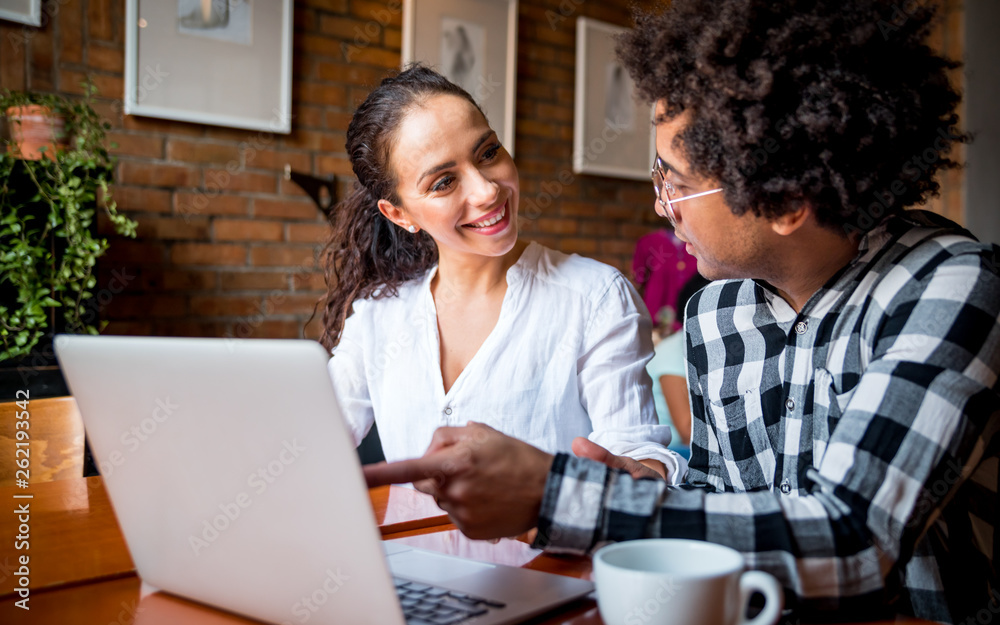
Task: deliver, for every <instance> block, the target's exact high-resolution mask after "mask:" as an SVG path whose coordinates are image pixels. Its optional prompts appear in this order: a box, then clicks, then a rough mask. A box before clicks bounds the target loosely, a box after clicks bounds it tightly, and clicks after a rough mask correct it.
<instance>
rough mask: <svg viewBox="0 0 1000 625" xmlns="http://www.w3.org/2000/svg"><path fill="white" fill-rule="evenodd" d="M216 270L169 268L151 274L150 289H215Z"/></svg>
mask: <svg viewBox="0 0 1000 625" xmlns="http://www.w3.org/2000/svg"><path fill="white" fill-rule="evenodd" d="M215 284H216V273H215V272H214V271H184V270H177V269H169V270H167V271H163V272H160V273H159V274H158V275H154V276H151V278H150V281H149V285H148V287H147V288H148V289H150V290H159V289H163V290H164V291H206V290H210V289H214V288H215Z"/></svg>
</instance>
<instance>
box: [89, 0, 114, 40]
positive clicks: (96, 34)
mask: <svg viewBox="0 0 1000 625" xmlns="http://www.w3.org/2000/svg"><path fill="white" fill-rule="evenodd" d="M117 12H118V11H115V13H117ZM113 15H114V13H112V11H111V0H88V2H87V25H88V27H89V29H88V30H89V32H90V38H91V39H103V40H105V41H111V40H112V38H113V37H114V25H113V24H112V21H111V20H112V17H113Z"/></svg>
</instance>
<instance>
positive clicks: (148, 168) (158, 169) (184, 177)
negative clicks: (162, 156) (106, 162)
mask: <svg viewBox="0 0 1000 625" xmlns="http://www.w3.org/2000/svg"><path fill="white" fill-rule="evenodd" d="M118 179H119V180H121V182H122V183H124V184H133V185H144V186H149V187H171V188H176V187H197V186H198V185H199V184H200V183H201V172H200V171H198V170H197V169H195V168H193V167H182V166H180V165H167V164H165V163H150V162H140V161H123V162H122V163H121V165H119V174H118Z"/></svg>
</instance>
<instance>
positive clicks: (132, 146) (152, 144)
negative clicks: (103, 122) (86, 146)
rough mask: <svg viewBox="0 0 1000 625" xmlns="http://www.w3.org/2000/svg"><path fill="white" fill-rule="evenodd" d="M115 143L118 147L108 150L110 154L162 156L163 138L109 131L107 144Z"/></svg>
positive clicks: (147, 156)
mask: <svg viewBox="0 0 1000 625" xmlns="http://www.w3.org/2000/svg"><path fill="white" fill-rule="evenodd" d="M111 143H115V144H117V145H118V147H112V148H110V149H109V151H110V152H111V153H112V154H118V155H125V156H141V157H145V158H157V159H159V158H163V138H162V137H152V136H149V135H137V134H131V133H129V134H126V133H122V132H109V133H108V144H109V145H110V144H111Z"/></svg>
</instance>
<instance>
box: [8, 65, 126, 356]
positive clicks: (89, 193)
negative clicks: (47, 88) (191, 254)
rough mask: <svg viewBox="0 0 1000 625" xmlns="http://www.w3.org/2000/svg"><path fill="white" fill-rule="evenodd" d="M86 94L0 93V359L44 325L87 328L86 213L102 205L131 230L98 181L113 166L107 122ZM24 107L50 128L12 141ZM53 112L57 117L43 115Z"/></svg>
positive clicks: (45, 332) (93, 324) (89, 249)
mask: <svg viewBox="0 0 1000 625" xmlns="http://www.w3.org/2000/svg"><path fill="white" fill-rule="evenodd" d="M93 93H94V88H93V86H92V85H85V97H84V98H83V99H81V100H69V99H67V98H64V97H61V96H58V95H50V94H44V95H43V94H34V93H25V92H15V91H5V92H3V93H2V94H0V111H4V112H5V113H6V114H7V115H8V126H9V128H10V131H11V132H10V134H11V136H12V138H11V139H9V140H4V144H5V147H6V150H5V151H4V153H2V154H0V362H7V361H13V360H17V359H22V360H23V359H24V357H25V356H27V355H28V354H29V353H30V352H31V351H32V349H33V348H35V347H36V346H37V345H38V344H39V342H40V341H41V340H42V339H43V338H44V337H46V336H49V337H51V335H52V334H53V333H54V332H74V333H87V334H97V332H98V330H99V323H98V322H97V320H96V319H95V318H94V317H95V316H94V315H93V313H90V312H88V302H89V301H90V299H91V298H92V297H93V290H94V287H95V286H96V284H97V277H96V275H95V268H96V263H97V259H98V258H99V257H100V256H101V255H102V254H104V252H105V251H106V250H107V248H108V242H107V240H106V239H103V238H98V237H97V236H95V234H96V233H95V228H94V224H95V221H94V219H95V212H96V211H97V210H98V209H101V210H104V211H105V212H106V214H107V216H108V219H109V220H110V221H111V223H112V224H113V227H114V230H115V232H117V233H118V234H121V235H125V236H130V237H134V236H135V228H136V224H135V222H134V221H132V220H130V219H128V218H127V217H125V216H124V215H122V214H120V213H118V211H117V210H116V207H115V202H114V200H113V199H112V197H111V193H110V192H109V189H108V187H109V185H110V184H111V182H112V177H113V171H114V164H115V159H114V158H113V157H112V156H111V155H109V154H108V151H107V148H106V146H105V131H106V130H107V129H108V128H110V125H109V124H107V123H106V122H104V121H103V120H101V118H100V117H99V116H98V115H97V113H96V112H95V111H94V109H93V108H92V107H91V105H90V104H91V98H92V96H93ZM24 107H42V110H39V109H37V108H36V109H30V108H29V109H27V112H28V113H29V114H30V115H34V116H36V117H40V118H42V120H43V121H42V125H43V126H48V130H51V131H54V132H53V135H54V136H53V137H49V138H47V139H46V138H42V139H37V136H36V138H35V140H34V146H26V145H16V144H15V140H19V139H21V138H23V136H24V132H23V130H24V123H25V119H24V117H23V115H21V114H22V113H24V112H25V108H24ZM53 114H54V115H55V116H57V117H60V118H62V120H63V122H62V124H61V125H60V123H59V122H52V121H49V120H46V119H45V118H47V117H49V118H50V117H52V116H53ZM19 115H21V118H20V119H18V118H17V116H19ZM10 116H14V119H12V118H11V117H10ZM60 128H61V129H62V131H63V135H64V136H62V137H60V136H59V135H60ZM29 134H30V133H29ZM42 155H44V157H45V158H41V156H42ZM33 159H37V160H33Z"/></svg>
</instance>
